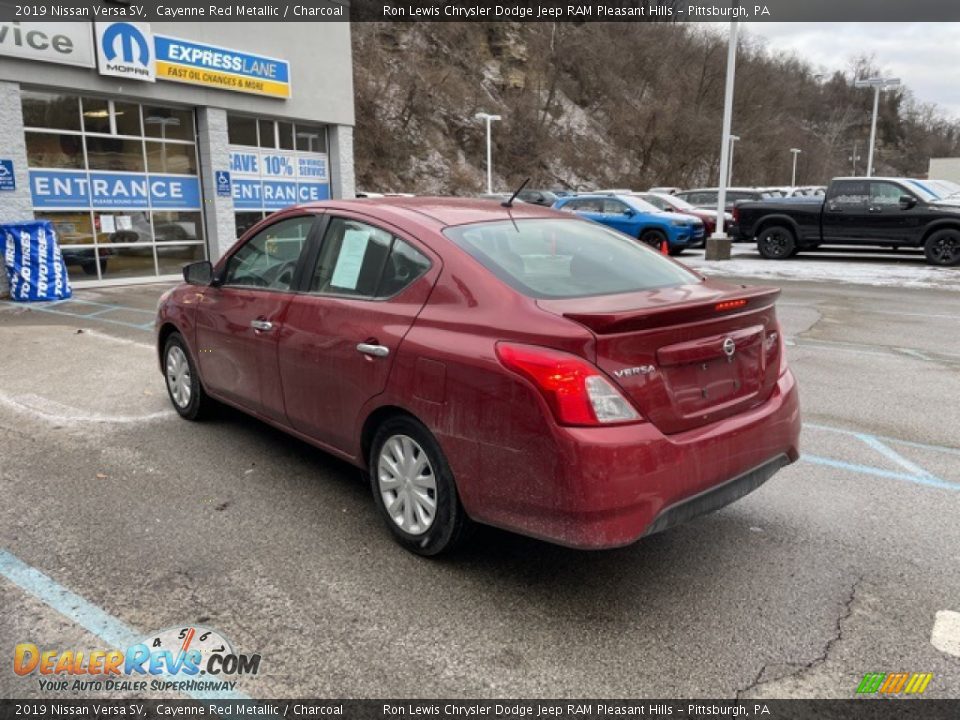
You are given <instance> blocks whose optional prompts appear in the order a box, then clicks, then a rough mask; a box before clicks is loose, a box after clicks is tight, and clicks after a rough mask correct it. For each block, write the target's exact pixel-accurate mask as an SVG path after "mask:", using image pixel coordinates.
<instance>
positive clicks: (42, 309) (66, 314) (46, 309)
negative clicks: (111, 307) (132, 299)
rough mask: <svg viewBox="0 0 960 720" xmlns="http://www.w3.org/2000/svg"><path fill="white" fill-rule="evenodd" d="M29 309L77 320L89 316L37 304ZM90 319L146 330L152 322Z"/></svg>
mask: <svg viewBox="0 0 960 720" xmlns="http://www.w3.org/2000/svg"><path fill="white" fill-rule="evenodd" d="M116 309H118V310H126V309H127V308H116ZM31 310H39V311H40V312H45V313H51V314H52V315H61V316H63V317H72V318H76V319H77V320H83V319H84V318H89V317H91V316H90V315H80V314H78V313H72V312H66V311H64V310H54V309H53V308H51V307H40V306H39V305H35V306H33V307H32V308H31ZM92 319H93V320H95V321H96V322H105V323H111V324H113V325H122V326H123V327H128V328H133V329H134V330H148V329H151V328H153V323H150V324H149V326H148V325H147V324H146V323H142V324H137V323H131V322H125V321H123V320H114V319H113V318H108V317H94V318H92Z"/></svg>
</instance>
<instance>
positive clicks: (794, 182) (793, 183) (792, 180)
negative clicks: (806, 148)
mask: <svg viewBox="0 0 960 720" xmlns="http://www.w3.org/2000/svg"><path fill="white" fill-rule="evenodd" d="M790 152H792V153H793V174H792V175H791V176H790V187H796V186H797V155H799V154H800V153H802V152H803V150H801V149H800V148H790Z"/></svg>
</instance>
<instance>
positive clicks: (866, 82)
mask: <svg viewBox="0 0 960 720" xmlns="http://www.w3.org/2000/svg"><path fill="white" fill-rule="evenodd" d="M899 85H900V78H882V77H873V78H864V79H862V80H857V81H856V82H855V83H854V86H855V87H858V88H865V87H872V88H873V120H872V121H871V123H870V151H869V152H868V153H867V177H873V147H874V142H875V141H876V138H877V109H878V108H879V106H880V91H881V90H884V89H886V88H891V87H898V86H899Z"/></svg>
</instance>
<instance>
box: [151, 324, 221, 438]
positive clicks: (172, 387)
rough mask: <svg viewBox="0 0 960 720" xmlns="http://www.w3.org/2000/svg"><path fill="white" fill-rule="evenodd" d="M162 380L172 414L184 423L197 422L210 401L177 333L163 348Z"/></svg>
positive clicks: (181, 338) (206, 409)
mask: <svg viewBox="0 0 960 720" xmlns="http://www.w3.org/2000/svg"><path fill="white" fill-rule="evenodd" d="M163 379H164V383H165V384H166V386H167V395H169V396H170V402H172V403H173V408H174V410H176V411H177V413H178V414H179V415H180V417H182V418H186V419H187V420H201V419H202V418H203V417H205V416H206V415H207V414H209V411H210V407H211V406H212V404H213V401H212V400H211V399H210V398H209V397H208V396H207V393H206V392H204V389H203V385H202V383H201V382H200V374H199V373H198V372H197V368H196V366H195V365H194V364H193V359H192V358H191V357H190V351H189V350H187V345H186V343H185V342H184V341H183V336H182V335H181V334H180V333H177V332H175V333H172V334H171V335H170V337H168V338H167V342H166V344H165V345H164V346H163Z"/></svg>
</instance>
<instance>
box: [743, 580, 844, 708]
mask: <svg viewBox="0 0 960 720" xmlns="http://www.w3.org/2000/svg"><path fill="white" fill-rule="evenodd" d="M862 582H863V576H862V575H861V576H860V577H858V578H857V579H856V580H854V581H853V584H852V585H851V586H850V592H849V593H848V594H847V598H846V600H844V602H843V605H842V606H841V608H840V613H839V614H838V616H837V621H836V624H835V626H834V633H833V637H831V638H830V639H829V640H827V642H826V644H825V645H824V646H823V652H821V653H820V654H819V655H817V656H816V657H815V658H813V659H812V660H810V661H808V662H805V663H779V664H781V665H783V666H785V667H794V668H796V670H793V671H791V672H787V673H784V674H783V675H778V676H777V677H773V678H769V679H767V680H764V679H763V676H764V674H765V673H766V671H767V668H768V667H769V666H770V665H771V664H778V663H763V665H761V666H760V670H758V671H757V674H756V675H755V676H754V678H753V680H752V681H751V682H750V683H749V684H748V685H746V686H744V687H742V688H738V689H737V692H736V696H735V697H736V699H737V700H740V699H741V698H742V697H743V695H744V694H745V693H747V692H750V691H751V690H754V689H756V688H757V687H759V686H760V685H766V684H767V683H771V682H778V681H780V680H786V679H788V678H798V677H800V676H802V675H803V674H804V673H807V672H809V671H810V670H813V669H814V668H817V667H819V666H820V665H823V664H824V663H825V662H826V661H827V658H829V657H830V653H831V651H832V650H833V648H834V646H835V645H836V644H837V643H838V642H840V641H841V640H842V639H843V623H845V622H846V621H847V620H849V619H850V617H851V616H852V615H853V603H854V601H855V600H856V599H857V589H858V588H859V587H860V583H862Z"/></svg>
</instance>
